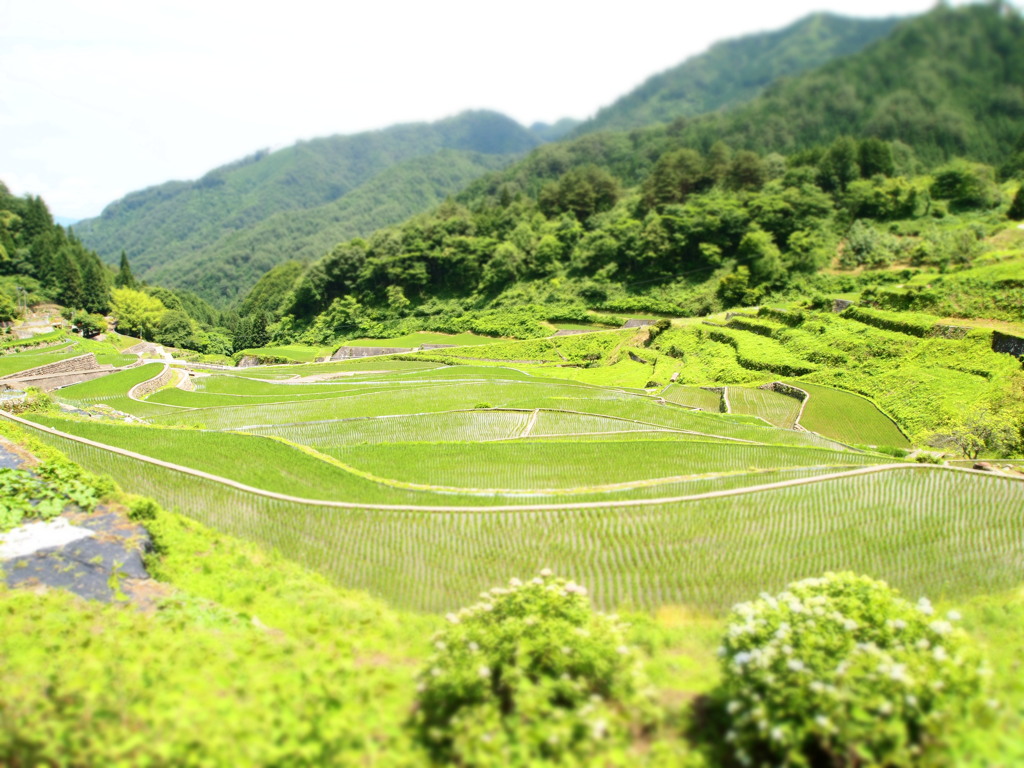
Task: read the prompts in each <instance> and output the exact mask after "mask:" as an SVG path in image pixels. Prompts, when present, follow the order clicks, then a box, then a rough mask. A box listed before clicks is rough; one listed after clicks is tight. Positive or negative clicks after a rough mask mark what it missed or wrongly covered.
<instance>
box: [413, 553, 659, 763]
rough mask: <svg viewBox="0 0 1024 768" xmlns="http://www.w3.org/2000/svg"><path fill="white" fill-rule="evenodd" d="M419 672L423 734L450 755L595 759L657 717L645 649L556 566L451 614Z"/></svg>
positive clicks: (498, 759)
mask: <svg viewBox="0 0 1024 768" xmlns="http://www.w3.org/2000/svg"><path fill="white" fill-rule="evenodd" d="M448 622H449V625H448V626H447V627H446V628H445V629H444V630H443V631H441V632H439V633H437V634H436V635H435V636H434V647H435V649H436V650H435V652H434V653H433V655H431V657H430V658H429V659H428V660H427V663H426V664H425V665H424V668H423V670H422V672H421V673H420V675H419V678H418V679H419V694H418V697H417V704H418V707H417V711H416V713H415V715H414V721H413V722H414V724H415V728H416V734H417V738H418V739H419V740H420V741H421V742H422V743H423V744H424V745H425V746H426V747H427V748H428V749H429V750H430V751H431V753H432V754H433V755H434V757H435V758H436V759H438V760H441V761H444V762H450V761H455V762H458V763H461V764H473V765H513V764H515V765H525V764H529V763H532V762H535V761H537V760H549V761H559V760H565V759H570V758H571V759H573V760H586V759H587V758H588V757H590V756H592V755H593V754H594V753H595V752H599V751H600V750H602V749H607V746H608V745H609V744H617V745H622V746H625V745H626V744H628V742H629V736H630V731H631V728H636V727H637V726H638V725H641V726H642V724H643V722H644V720H650V719H651V718H652V715H653V714H654V710H653V706H652V702H651V700H650V698H649V693H647V691H646V690H645V689H646V685H647V684H646V681H645V680H644V677H643V673H642V669H641V657H640V651H639V649H637V648H635V647H630V646H629V645H627V644H626V640H625V628H624V627H623V626H622V625H621V624H620V623H619V622H618V621H617V620H616V619H615V618H614V617H609V616H605V615H603V614H600V613H595V612H594V611H592V610H591V608H590V603H589V600H588V599H587V597H586V589H585V588H583V587H581V586H579V585H577V584H575V583H574V582H571V581H566V580H565V579H561V578H555V577H553V576H552V575H551V573H550V571H546V570H545V571H542V572H541V575H540V576H538V577H537V578H535V579H532V580H531V581H529V582H527V583H525V584H524V583H522V582H520V581H519V580H518V579H513V580H512V581H511V582H510V584H509V586H508V587H507V588H502V587H497V588H495V589H492V590H490V591H489V592H485V593H483V594H482V595H481V601H480V602H479V603H477V604H475V605H473V606H471V607H469V608H464V609H462V610H461V611H459V612H458V613H451V614H448Z"/></svg>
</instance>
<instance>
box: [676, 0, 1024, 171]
mask: <svg viewBox="0 0 1024 768" xmlns="http://www.w3.org/2000/svg"><path fill="white" fill-rule="evenodd" d="M675 128H676V129H677V131H678V132H679V134H680V137H681V139H682V140H683V141H685V142H686V143H688V144H691V145H696V146H701V147H704V148H707V147H710V146H711V145H712V144H714V143H715V142H716V141H725V142H727V143H729V144H731V145H732V146H733V147H743V148H746V149H757V150H769V151H777V152H790V151H794V150H798V149H802V148H805V147H808V146H813V145H817V144H823V143H825V142H829V141H832V140H833V139H834V138H836V137H837V136H840V135H843V134H849V135H855V136H861V137H864V136H873V137H877V138H880V139H886V140H898V141H902V142H904V143H906V144H908V145H910V146H911V147H913V148H914V150H915V151H916V152H917V154H918V156H919V157H921V158H922V159H924V160H926V161H939V160H943V159H946V158H949V157H952V156H957V155H966V156H970V157H973V158H974V159H977V160H983V161H985V162H994V163H1000V162H1002V160H1003V159H1004V153H1005V152H1006V151H1007V150H1008V149H1009V148H1010V147H1012V146H1013V144H1014V142H1015V141H1016V140H1017V139H1018V137H1019V136H1020V135H1021V132H1022V130H1024V20H1022V19H1021V16H1020V14H1019V12H1017V11H1016V10H1014V8H1013V7H1012V6H1009V5H1005V4H999V3H994V4H985V5H968V6H963V7H960V8H949V7H948V6H944V5H939V6H938V7H936V8H935V9H934V10H932V11H931V12H929V13H927V14H925V15H923V16H920V17H918V18H915V19H911V20H909V21H905V22H903V23H901V24H899V25H898V26H897V27H896V28H895V29H894V30H893V32H892V34H890V35H889V36H887V37H886V38H884V39H882V40H880V41H879V42H877V43H876V44H874V45H871V46H869V47H868V48H866V49H865V50H863V51H862V52H861V53H859V54H857V55H854V56H848V57H845V58H842V59H837V60H834V61H832V62H829V63H828V64H825V65H824V66H822V67H820V68H819V69H817V70H815V71H813V72H808V73H806V74H803V75H800V76H798V77H793V78H783V79H780V80H777V81H776V82H774V83H773V84H772V85H771V86H769V87H768V88H767V89H766V91H765V93H764V94H763V95H762V96H761V97H759V98H757V99H755V100H754V101H752V102H750V103H748V104H745V105H742V106H740V107H738V108H736V109H732V110H729V111H727V112H725V113H718V114H714V115H704V116H701V117H697V118H695V119H693V120H689V121H680V124H677V125H676V126H675Z"/></svg>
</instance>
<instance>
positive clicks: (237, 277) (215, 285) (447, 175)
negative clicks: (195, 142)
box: [146, 149, 510, 303]
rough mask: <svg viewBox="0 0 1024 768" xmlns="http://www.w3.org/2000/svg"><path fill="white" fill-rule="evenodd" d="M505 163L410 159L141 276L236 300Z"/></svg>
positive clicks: (493, 158)
mask: <svg viewBox="0 0 1024 768" xmlns="http://www.w3.org/2000/svg"><path fill="white" fill-rule="evenodd" d="M509 159H510V158H509V156H508V155H488V154H482V153H479V152H469V151H466V150H455V149H443V150H441V151H439V152H436V153H434V154H431V155H426V156H423V157H415V158H412V159H410V160H406V161H403V162H400V163H397V164H396V165H393V166H391V167H389V168H386V169H385V170H384V171H382V172H381V173H379V174H377V175H375V176H373V177H372V178H370V179H369V180H368V181H366V182H365V183H363V184H362V185H360V186H359V187H357V188H355V189H353V190H352V191H351V192H349V193H348V194H346V195H342V196H341V197H339V198H337V199H335V200H332V201H331V202H329V203H325V204H323V205H318V206H315V207H312V208H300V209H298V210H285V211H278V212H277V213H274V214H272V215H270V216H268V217H267V218H265V219H263V220H262V221H259V222H256V223H255V224H253V225H252V226H248V227H244V228H241V229H237V230H232V231H229V232H226V233H225V234H223V235H222V236H221V237H220V238H218V239H217V240H216V241H215V242H213V243H211V244H210V245H208V246H206V247H203V248H200V249H198V250H193V251H189V252H187V253H183V254H181V255H180V256H179V257H177V258H175V259H174V260H173V261H170V262H164V263H161V264H157V265H154V266H153V267H152V268H151V269H150V270H149V271H148V272H147V273H146V274H147V276H148V277H149V278H150V279H152V280H155V281H156V282H158V283H161V284H166V285H173V286H185V287H188V288H189V289H190V290H193V291H195V292H197V293H199V294H200V295H202V296H206V297H209V298H210V300H212V301H215V302H218V303H223V301H224V300H231V299H233V298H235V297H237V296H241V295H244V293H245V290H246V289H248V288H249V287H250V286H251V285H253V283H254V282H255V281H256V280H257V279H258V278H259V276H260V275H262V274H263V273H264V272H266V271H267V270H269V269H271V268H273V267H274V266H276V265H278V264H280V263H281V262H282V261H283V260H286V259H302V260H309V259H315V258H318V257H320V256H322V255H323V254H324V253H326V252H327V251H329V250H330V249H331V248H332V247H333V246H334V245H336V244H337V243H338V242H340V241H343V240H348V239H351V238H353V237H356V236H358V235H362V234H366V233H368V232H373V231H374V230H375V229H378V228H380V227H381V226H383V225H384V224H390V223H394V222H399V221H402V220H403V219H406V218H408V217H409V216H411V215H412V214H414V213H417V212H419V211H424V210H427V209H429V208H430V207H431V206H433V205H436V204H438V203H440V202H441V201H442V200H443V199H444V198H445V197H447V196H448V195H453V194H455V193H457V192H459V191H461V190H462V189H464V188H465V187H466V185H467V184H469V183H470V182H472V181H473V180H474V179H476V178H478V177H479V176H481V175H482V174H484V173H486V172H488V171H492V170H495V169H497V168H500V167H502V166H504V165H507V164H508V162H509ZM211 258H213V259H215V261H213V262H211ZM211 265H213V266H215V267H216V268H211Z"/></svg>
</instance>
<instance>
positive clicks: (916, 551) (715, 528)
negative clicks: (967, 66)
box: [25, 423, 1024, 614]
mask: <svg viewBox="0 0 1024 768" xmlns="http://www.w3.org/2000/svg"><path fill="white" fill-rule="evenodd" d="M25 426H26V427H28V428H29V429H31V430H32V431H33V434H35V435H36V436H37V437H39V438H40V439H42V440H44V441H45V442H47V443H49V444H51V445H55V446H56V447H57V448H60V449H61V450H63V451H65V452H66V453H67V454H68V455H69V458H71V459H72V460H73V461H76V462H78V463H80V464H82V466H84V467H87V468H89V469H92V470H93V471H97V472H105V473H108V474H110V475H112V476H113V477H114V478H115V479H116V480H117V481H118V482H120V483H121V484H122V485H123V486H124V487H125V488H126V489H130V490H131V491H132V492H135V493H142V494H148V495H151V496H154V497H155V498H157V499H158V500H159V501H160V502H161V503H162V504H164V506H166V507H167V508H169V509H171V508H177V509H178V510H179V511H180V512H181V513H183V514H185V515H187V516H189V517H191V518H194V519H196V520H198V521H199V522H201V523H204V524H206V525H209V526H212V527H214V528H216V529H218V530H220V531H222V532H224V533H228V534H231V535H235V536H240V537H243V538H246V539H248V540H250V541H254V542H257V543H259V544H260V545H262V546H266V547H270V548H274V549H277V550H278V551H280V552H281V553H282V554H283V555H285V556H286V557H289V558H291V559H293V560H297V561H299V562H301V563H302V564H303V565H305V566H306V567H308V568H312V569H315V570H317V571H319V572H320V573H323V574H324V575H326V576H327V577H329V578H330V579H331V580H333V581H334V582H335V583H338V584H341V585H344V586H346V587H349V588H353V589H363V590H366V591H368V592H370V593H371V594H373V595H376V596H379V597H382V598H385V599H387V600H388V601H389V602H390V603H391V604H393V605H395V606H396V607H400V608H407V609H410V610H416V611H431V612H439V613H444V612H446V611H450V610H454V609H457V608H458V607H459V606H461V605H466V604H468V603H470V602H472V601H473V600H474V598H475V596H476V595H477V594H478V593H479V592H480V591H482V590H484V589H487V588H489V587H490V586H491V585H493V584H494V583H495V582H496V581H502V580H503V579H505V578H508V577H510V576H520V577H522V576H528V575H529V574H531V573H536V572H537V571H538V570H539V569H541V568H544V567H550V568H553V569H554V570H555V571H556V572H558V573H560V574H564V575H565V576H566V577H570V578H573V579H574V580H575V581H577V582H578V583H581V584H585V585H586V586H587V587H588V589H589V590H590V592H591V594H592V595H593V598H594V602H595V604H596V605H597V606H599V607H601V608H603V609H606V610H615V609H618V608H621V607H630V608H633V609H653V608H656V607H658V606H661V605H667V604H686V605H688V606H693V607H694V608H696V609H699V610H703V611H707V612H711V613H715V614H723V613H725V612H726V611H728V609H729V607H730V606H731V605H733V604H735V603H736V602H739V601H741V600H744V599H749V597H750V595H752V594H757V593H758V592H759V591H765V590H767V591H777V590H779V589H782V588H783V586H784V585H785V584H787V583H789V582H791V581H793V580H795V579H799V578H804V577H807V576H813V575H820V574H821V573H823V572H825V571H828V570H854V571H858V572H861V573H866V574H870V575H872V576H874V577H876V578H882V579H885V580H886V581H888V582H889V583H891V584H892V585H893V586H895V587H897V588H898V589H901V590H902V591H903V592H904V593H905V594H907V595H908V596H911V597H913V596H919V595H928V596H930V597H932V598H948V599H953V598H959V597H962V596H967V595H974V594H979V593H987V592H994V591H1000V590H1005V589H1010V588H1013V587H1015V586H1018V585H1019V580H1020V573H1021V571H1022V569H1024V536H1022V527H1024V521H1022V519H1021V516H1020V510H1021V508H1022V507H1024V484H1022V483H1020V482H1013V481H1012V480H1010V479H1007V478H996V477H993V476H991V475H988V474H986V473H978V472H971V471H969V470H948V469H947V470H942V469H936V468H927V469H926V468H924V467H921V466H919V465H909V466H908V465H897V466H898V467H899V468H900V469H902V470H904V471H879V470H876V471H874V473H872V474H863V473H860V476H854V475H853V474H852V473H847V474H843V475H840V476H838V477H836V478H835V479H832V480H831V481H830V482H828V483H816V484H809V485H808V484H803V483H800V484H794V485H788V486H783V485H781V484H773V485H772V486H769V487H768V490H766V491H765V492H762V493H744V494H740V495H730V496H728V497H717V498H707V497H704V496H703V495H702V496H701V497H687V498H689V499H690V500H689V501H683V502H679V503H675V504H659V503H657V502H654V501H648V502H642V503H641V504H638V505H631V506H630V507H629V508H628V509H616V508H614V507H613V506H612V505H606V506H602V505H594V504H586V505H574V506H573V507H572V508H567V507H565V506H564V505H562V506H546V507H544V508H541V509H540V510H536V511H524V510H522V509H520V508H516V509H515V510H511V511H503V510H496V509H493V508H487V509H485V510H480V512H479V513H478V514H450V513H444V512H424V511H422V510H418V509H417V510H411V509H410V510H398V511H390V510H386V509H385V510H381V509H378V508H368V507H365V506H355V505H352V506H342V505H340V504H338V505H327V504H323V503H319V502H318V503H312V504H311V503H296V502H292V501H289V500H287V499H286V498H285V499H280V498H275V497H273V496H270V495H264V494H259V493H253V492H249V491H247V490H244V489H239V488H237V487H233V485H232V484H229V483H223V482H218V481H215V480H210V479H206V478H204V477H202V476H201V475H200V474H199V473H195V472H187V471H184V472H183V471H180V470H177V469H171V468H166V467H163V466H160V465H159V464H157V463H155V462H147V461H145V460H144V459H143V461H140V460H137V459H135V458H132V457H131V456H126V455H121V454H119V453H115V452H111V451H109V450H106V449H104V448H102V447H93V446H90V445H88V444H87V442H86V441H81V440H78V441H75V440H71V439H65V438H62V437H60V436H59V434H52V433H53V432H55V431H53V430H49V431H47V430H42V429H40V428H39V426H38V425H34V424H31V423H28V424H26V425H25ZM981 475H983V476H981ZM301 501H302V500H299V502H301Z"/></svg>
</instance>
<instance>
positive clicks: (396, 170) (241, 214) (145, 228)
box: [76, 112, 538, 302]
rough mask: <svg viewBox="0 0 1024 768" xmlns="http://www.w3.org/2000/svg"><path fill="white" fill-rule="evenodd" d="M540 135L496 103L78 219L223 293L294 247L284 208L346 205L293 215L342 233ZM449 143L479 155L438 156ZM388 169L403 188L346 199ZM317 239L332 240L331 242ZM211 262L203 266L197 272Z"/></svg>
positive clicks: (329, 143) (297, 151)
mask: <svg viewBox="0 0 1024 768" xmlns="http://www.w3.org/2000/svg"><path fill="white" fill-rule="evenodd" d="M537 143H538V139H537V138H536V137H535V136H534V135H533V134H531V133H530V132H529V131H527V130H526V129H525V128H523V127H522V126H520V125H518V124H517V123H515V122H514V121H512V120H510V119H508V118H506V117H504V116H502V115H498V114H496V113H492V112H466V113H463V114H461V115H458V116H456V117H452V118H448V119H446V120H442V121H439V122H436V123H431V124H410V125H400V126H394V127H392V128H388V129H385V130H381V131H373V132H367V133H362V134H357V135H353V136H332V137H328V138H321V139H315V140H312V141H304V142H299V143H297V144H296V145H294V146H292V147H288V148H286V149H282V150H279V151H276V152H267V151H262V152H257V153H256V154H254V155H251V156H249V157H247V158H244V159H242V160H240V161H237V162H235V163H231V164H229V165H225V166H222V167H220V168H217V169H214V170H212V171H210V172H209V173H207V174H206V175H205V176H203V177H202V178H201V179H199V180H197V181H195V182H180V181H173V182H168V183H166V184H162V185H160V186H157V187H152V188H150V189H145V190H142V191H139V192H134V193H132V194H130V195H127V196H126V197H125V198H123V199H122V200H119V201H117V202H114V203H112V204H111V205H109V206H108V207H107V208H106V210H104V212H103V214H102V215H101V216H100V217H98V218H96V219H89V220H86V221H83V222H80V223H79V225H78V227H77V228H76V229H77V231H79V232H80V236H81V237H82V239H83V241H84V242H86V243H87V244H88V245H89V247H92V248H95V249H96V251H97V252H98V253H99V254H100V255H101V257H103V258H104V259H106V260H107V261H110V262H113V261H116V259H117V258H118V257H119V255H120V252H121V250H122V249H123V250H125V251H126V252H127V254H128V256H129V258H130V259H131V262H132V265H133V266H134V268H135V270H136V272H137V273H139V274H140V276H141V277H144V278H147V279H149V278H152V277H154V276H155V275H156V274H159V275H161V276H163V279H166V280H167V281H168V282H169V283H171V284H174V285H175V286H178V287H184V288H189V289H195V290H198V291H199V292H200V293H202V294H203V295H204V296H205V297H206V298H209V299H212V300H215V301H222V302H223V301H225V300H230V299H232V298H234V297H235V295H237V293H238V292H239V291H244V290H245V289H246V288H248V287H249V286H251V285H252V284H253V283H254V282H255V281H256V279H258V277H259V275H260V274H261V273H262V272H263V271H265V270H266V269H269V268H270V267H272V266H273V265H274V264H275V263H278V262H280V261H282V260H286V259H288V258H291V257H292V256H293V255H294V250H293V243H292V241H291V235H292V233H291V232H289V231H288V229H287V228H285V227H282V226H281V224H280V220H278V221H277V222H274V221H272V219H273V218H274V217H275V215H277V214H281V213H282V212H292V214H293V215H294V213H295V212H305V211H310V210H312V209H322V208H324V206H328V205H330V204H335V210H332V211H323V210H322V211H320V212H319V215H317V214H314V216H313V219H314V220H315V221H316V224H315V226H311V225H310V224H308V223H305V222H302V221H300V222H298V223H295V222H292V221H291V219H289V226H295V227H297V228H298V230H299V231H309V230H311V229H313V228H316V229H320V230H325V229H329V228H330V227H331V226H334V227H336V230H337V231H336V233H335V234H332V233H330V232H326V231H325V232H323V234H322V235H321V237H322V238H323V242H327V243H330V242H336V241H337V240H340V239H344V238H345V237H349V236H351V235H352V234H357V233H363V232H369V231H372V230H373V229H376V228H378V227H381V226H385V225H387V224H391V223H394V222H396V221H399V220H401V219H404V218H406V217H408V216H410V215H412V214H413V213H415V212H417V211H418V210H421V209H422V208H424V207H427V206H429V205H431V204H432V203H434V202H436V201H437V200H439V199H441V198H443V197H444V196H445V195H447V194H449V193H451V192H454V191H456V190H457V189H459V188H460V187H462V186H463V185H464V184H465V183H466V182H467V181H468V180H469V179H470V178H472V177H473V176H475V175H479V174H481V173H483V172H484V171H486V170H488V169H491V168H493V167H495V162H494V157H495V156H509V155H514V154H517V153H521V152H524V151H526V150H528V149H530V148H531V147H533V146H535V145H536V144H537ZM444 150H456V151H460V152H463V153H475V154H473V155H468V154H466V155H461V156H457V157H453V156H452V155H450V154H448V155H443V156H440V157H437V155H438V153H440V152H442V151H444ZM481 156H492V157H487V158H486V159H483V158H482V157H481ZM430 157H434V158H435V162H434V164H433V165H432V166H431V165H430V164H429V163H428V164H427V165H424V164H423V163H422V162H421V163H419V164H417V163H412V164H408V163H409V161H412V160H415V159H421V160H424V159H426V158H430ZM403 164H408V165H404V166H403ZM400 166H401V168H400ZM388 171H391V172H392V177H391V178H390V180H389V183H390V184H391V185H393V186H395V187H396V189H397V190H398V192H397V193H396V194H395V195H393V198H392V199H391V200H389V201H388V202H387V203H386V204H382V203H381V201H380V184H378V185H377V186H376V187H370V188H369V189H367V190H366V191H365V192H364V194H363V196H362V199H361V200H354V201H348V202H343V201H344V200H345V198H346V197H348V196H349V195H351V194H352V193H354V192H357V191H363V190H362V187H363V185H366V184H369V183H372V182H374V181H375V179H377V177H378V176H379V175H380V174H382V173H385V172H388ZM435 185H436V186H435ZM298 218H299V219H300V220H301V219H302V218H303V217H302V216H299V217H298ZM348 221H351V222H353V223H351V224H349V223H347V222H348ZM265 222H266V224H265V225H264V223H265ZM261 225H264V226H265V228H264V229H263V230H262V232H261V236H260V237H259V240H260V248H259V250H258V251H257V250H255V249H254V248H252V247H247V246H251V242H252V241H246V238H245V236H244V235H243V234H242V233H245V232H247V231H249V230H251V229H253V228H255V227H259V226H261ZM325 225H326V226H325ZM232 236H233V237H232ZM274 238H277V240H276V241H275V240H274ZM300 247H301V246H300ZM313 248H314V250H316V251H318V252H322V250H323V249H322V248H321V246H320V245H319V244H317V245H314V246H313ZM254 262H255V263H254ZM200 264H201V265H202V266H203V269H202V270H201V271H197V270H196V269H195V267H196V266H197V265H200ZM212 273H218V275H217V279H210V275H211V274H212Z"/></svg>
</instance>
